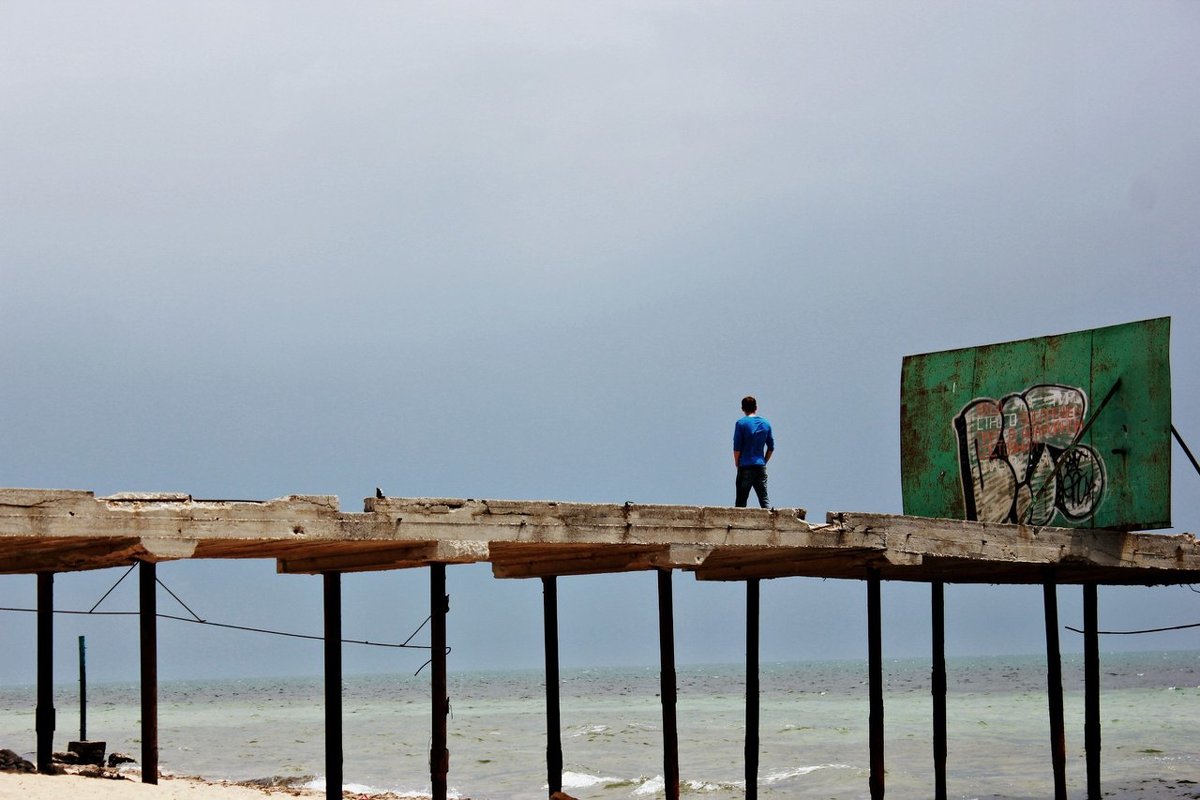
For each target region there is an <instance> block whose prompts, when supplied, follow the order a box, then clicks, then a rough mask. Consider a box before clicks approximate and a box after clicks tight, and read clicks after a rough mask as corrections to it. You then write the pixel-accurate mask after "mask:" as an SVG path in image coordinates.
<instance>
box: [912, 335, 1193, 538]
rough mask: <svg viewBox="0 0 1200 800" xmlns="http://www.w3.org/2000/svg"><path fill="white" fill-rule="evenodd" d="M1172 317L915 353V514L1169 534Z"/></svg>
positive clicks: (913, 438)
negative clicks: (1020, 339)
mask: <svg viewBox="0 0 1200 800" xmlns="http://www.w3.org/2000/svg"><path fill="white" fill-rule="evenodd" d="M1170 333H1171V320H1170V318H1169V317H1163V318H1160V319H1152V320H1146V321H1143V322H1131V323H1128V324H1125V325H1114V326H1111V327H1107V328H1095V329H1092V330H1086V331H1078V332H1076V333H1067V334H1063V335H1061V336H1047V337H1044V338H1040V339H1025V340H1022V341H1017V342H1006V343H1003V344H993V345H986V346H982V347H969V348H965V349H962V350H948V351H945V352H941V353H927V354H924V355H914V356H907V357H906V358H905V359H904V366H903V370H902V373H901V378H900V472H901V483H902V486H903V493H904V513H905V514H907V515H911V516H920V517H943V518H949V519H978V520H986V521H990V522H1010V523H1024V524H1030V525H1035V526H1044V525H1056V526H1067V527H1087V528H1120V529H1125V530H1129V529H1141V530H1148V529H1154V528H1168V527H1170V526H1171V366H1170V355H1169V350H1170Z"/></svg>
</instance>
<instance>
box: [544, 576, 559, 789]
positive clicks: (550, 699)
mask: <svg viewBox="0 0 1200 800" xmlns="http://www.w3.org/2000/svg"><path fill="white" fill-rule="evenodd" d="M542 619H543V624H544V626H545V639H546V785H547V786H548V787H549V794H551V795H553V794H554V793H555V792H561V791H562V773H563V751H562V714H561V711H560V705H559V685H560V679H559V675H558V578H555V577H554V576H548V577H544V578H542Z"/></svg>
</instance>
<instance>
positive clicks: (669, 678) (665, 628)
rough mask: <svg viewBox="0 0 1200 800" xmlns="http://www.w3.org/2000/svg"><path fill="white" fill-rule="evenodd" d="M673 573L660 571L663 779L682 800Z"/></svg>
mask: <svg viewBox="0 0 1200 800" xmlns="http://www.w3.org/2000/svg"><path fill="white" fill-rule="evenodd" d="M671 574H672V573H671V570H669V569H660V570H659V571H658V644H659V661H660V677H661V682H662V688H661V695H662V714H663V778H664V782H665V787H664V788H665V791H666V796H667V800H679V729H678V727H677V725H676V720H675V704H676V697H677V689H676V681H675V611H674V604H673V601H672V595H671Z"/></svg>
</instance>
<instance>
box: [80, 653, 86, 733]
mask: <svg viewBox="0 0 1200 800" xmlns="http://www.w3.org/2000/svg"><path fill="white" fill-rule="evenodd" d="M79 741H81V742H86V741H87V641H86V637H84V636H80V637H79Z"/></svg>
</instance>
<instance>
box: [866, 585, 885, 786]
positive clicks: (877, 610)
mask: <svg viewBox="0 0 1200 800" xmlns="http://www.w3.org/2000/svg"><path fill="white" fill-rule="evenodd" d="M879 584H880V580H879V570H877V569H875V568H874V567H871V568H868V569H867V674H868V682H869V684H870V687H869V694H870V705H871V714H870V737H869V738H870V749H871V777H870V781H869V784H870V788H871V800H881V798H882V797H883V778H884V760H883V613H882V604H881V601H880V591H879Z"/></svg>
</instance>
